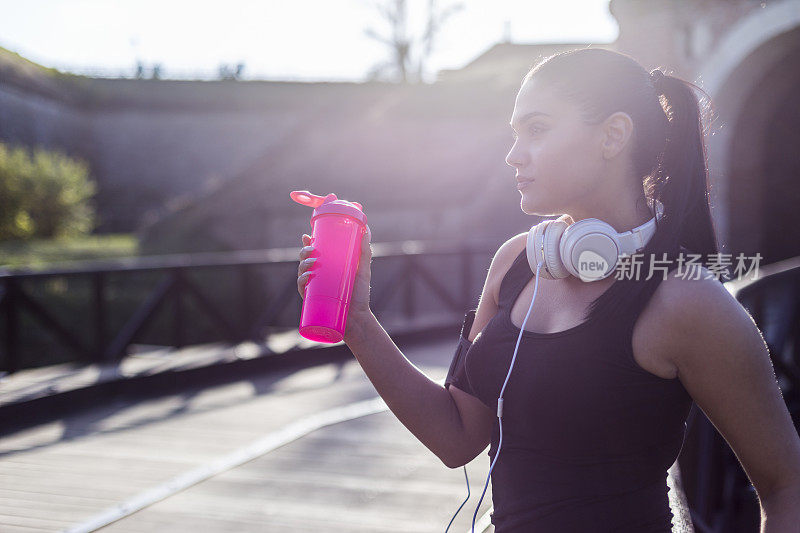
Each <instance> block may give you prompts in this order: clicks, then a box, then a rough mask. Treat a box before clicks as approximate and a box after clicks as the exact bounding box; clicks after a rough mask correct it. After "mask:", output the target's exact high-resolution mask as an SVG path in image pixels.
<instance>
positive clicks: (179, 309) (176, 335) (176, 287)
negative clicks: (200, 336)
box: [172, 267, 185, 348]
mask: <svg viewBox="0 0 800 533" xmlns="http://www.w3.org/2000/svg"><path fill="white" fill-rule="evenodd" d="M172 277H173V284H172V297H173V299H174V301H175V315H174V316H173V322H172V324H173V330H172V344H173V346H175V348H183V346H184V341H185V336H184V329H183V327H184V325H183V318H184V317H183V269H182V268H180V267H177V268H175V269H174V270H173V272H172Z"/></svg>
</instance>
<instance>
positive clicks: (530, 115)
mask: <svg viewBox="0 0 800 533" xmlns="http://www.w3.org/2000/svg"><path fill="white" fill-rule="evenodd" d="M535 116H543V117H549V116H550V115H548V114H547V113H543V112H541V111H531V112H530V113H526V114H525V115H524V116H523V117H522V118H521V119H519V120H518V121H517V122H516V125H517V126H519V125H520V124H524V123H525V122H527V121H528V120H529V119H531V118H533V117H535ZM508 125H509V126H511V129H512V130H514V131H516V128H514V122H513V121H512V122H509V123H508Z"/></svg>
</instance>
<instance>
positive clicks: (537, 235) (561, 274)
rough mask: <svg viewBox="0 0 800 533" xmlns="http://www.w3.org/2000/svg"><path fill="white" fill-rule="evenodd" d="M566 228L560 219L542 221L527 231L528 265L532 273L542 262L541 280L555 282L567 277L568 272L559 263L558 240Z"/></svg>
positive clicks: (564, 222)
mask: <svg viewBox="0 0 800 533" xmlns="http://www.w3.org/2000/svg"><path fill="white" fill-rule="evenodd" d="M567 226H568V224H567V222H566V221H565V220H562V219H557V220H551V219H548V220H543V221H541V222H540V223H538V224H536V225H535V226H533V227H532V228H531V229H530V231H528V241H527V244H526V246H527V256H528V265H529V266H530V268H531V270H532V271H533V273H534V274H535V273H536V267H537V265H538V264H539V262H540V261H541V262H542V268H541V270H539V276H540V277H541V278H543V279H549V280H556V279H560V278H565V277H567V276H569V275H570V274H569V272H568V271H567V270H566V268H565V267H564V263H563V262H562V261H561V255H560V252H559V240H560V239H561V235H562V234H563V233H564V230H565V229H566V227H567Z"/></svg>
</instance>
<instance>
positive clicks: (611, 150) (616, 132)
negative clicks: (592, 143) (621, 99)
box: [602, 111, 633, 159]
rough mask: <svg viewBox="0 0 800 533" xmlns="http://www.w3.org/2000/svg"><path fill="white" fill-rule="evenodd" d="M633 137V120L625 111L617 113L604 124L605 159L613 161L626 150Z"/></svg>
mask: <svg viewBox="0 0 800 533" xmlns="http://www.w3.org/2000/svg"><path fill="white" fill-rule="evenodd" d="M632 135H633V120H631V117H630V115H628V114H627V113H625V112H623V111H617V112H616V113H614V114H612V115H611V116H610V117H608V118H607V119H606V120H605V121H604V122H603V141H602V150H603V157H604V158H606V159H612V158H614V157H616V156H617V155H618V154H619V153H620V152H622V151H623V150H624V149H625V146H626V145H627V144H628V141H629V140H630V138H631V136H632Z"/></svg>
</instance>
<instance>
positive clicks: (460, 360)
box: [444, 309, 476, 388]
mask: <svg viewBox="0 0 800 533" xmlns="http://www.w3.org/2000/svg"><path fill="white" fill-rule="evenodd" d="M475 312H476V310H475V309H472V310H470V311H467V313H466V314H465V315H464V323H463V324H462V325H461V335H460V336H459V339H458V346H457V347H456V352H455V354H453V360H452V361H451V362H450V369H449V370H448V371H447V377H446V378H444V386H445V388H447V385H448V384H450V383H452V382H453V377H454V376H455V375H456V374H460V373H461V372H462V371H463V370H462V367H463V366H464V355H465V354H466V353H467V350H469V348H470V346H472V342H470V341H469V340H468V338H467V337H468V336H469V332H470V330H471V329H472V323H473V322H474V321H475Z"/></svg>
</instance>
